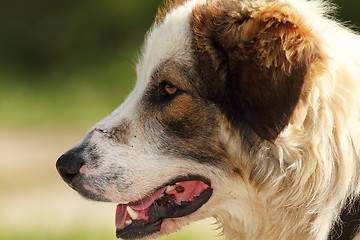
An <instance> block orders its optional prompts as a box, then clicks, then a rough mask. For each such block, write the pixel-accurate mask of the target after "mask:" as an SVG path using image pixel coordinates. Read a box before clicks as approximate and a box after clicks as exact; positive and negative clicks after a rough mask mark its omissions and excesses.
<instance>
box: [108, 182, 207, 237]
mask: <svg viewBox="0 0 360 240" xmlns="http://www.w3.org/2000/svg"><path fill="white" fill-rule="evenodd" d="M212 192H213V189H212V188H211V183H210V181H209V180H208V179H205V178H203V177H200V176H187V177H181V178H177V179H175V180H173V181H171V182H170V183H168V184H165V185H163V186H161V187H159V188H157V189H156V190H154V191H153V192H152V193H151V194H149V195H148V196H147V197H145V198H143V199H141V200H138V201H136V202H130V203H128V204H118V205H117V208H116V215H115V224H116V236H117V237H118V238H122V239H138V238H143V237H146V236H148V235H151V234H153V233H155V232H158V231H160V229H161V224H162V222H163V220H164V219H167V218H179V217H184V216H187V215H189V214H191V213H193V212H195V211H197V210H198V209H199V208H200V207H201V206H202V205H204V204H205V203H206V202H207V201H208V200H209V199H210V197H211V195H212Z"/></svg>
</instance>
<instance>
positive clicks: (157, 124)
mask: <svg viewBox="0 0 360 240" xmlns="http://www.w3.org/2000/svg"><path fill="white" fill-rule="evenodd" d="M319 59H320V57H319V54H318V49H317V46H316V41H315V40H314V38H313V36H312V35H311V34H310V30H309V29H308V28H307V27H306V23H304V22H302V19H301V18H300V17H299V16H298V14H297V13H296V12H295V10H294V9H293V8H292V7H291V6H289V5H288V4H285V3H281V2H280V1H270V0H269V1H248V0H243V1H240V0H227V1H225V0H219V1H205V0H189V1H186V0H177V1H173V2H170V3H168V4H167V5H166V6H165V7H164V8H162V9H161V10H160V11H159V13H158V16H157V19H156V22H155V24H154V26H153V27H152V29H151V31H150V32H149V34H148V35H147V37H146V41H145V44H144V47H143V50H142V55H141V57H140V60H139V62H138V64H137V69H136V70H137V82H136V86H135V88H134V90H133V91H132V93H131V94H130V95H129V96H128V98H127V99H126V100H125V102H124V103H123V104H122V105H121V106H120V107H119V108H118V109H116V110H115V111H114V112H113V113H112V114H110V115H109V116H108V117H106V118H105V119H104V120H102V121H100V122H99V123H97V124H96V125H95V126H94V127H93V128H92V129H91V130H90V131H89V133H88V134H87V135H86V137H85V138H84V139H83V140H82V141H81V142H80V143H79V144H78V145H77V146H75V147H74V148H73V149H71V150H70V151H68V152H67V153H65V154H64V155H63V156H61V157H60V158H59V159H58V162H57V169H58V171H59V173H60V174H61V176H62V178H63V179H64V180H65V181H66V182H67V183H68V184H69V185H70V186H71V187H72V188H74V189H75V190H76V191H78V192H79V193H80V194H82V195H83V196H85V197H87V198H91V199H94V200H99V201H108V202H115V203H118V204H119V205H118V207H117V212H116V227H117V236H118V237H120V238H124V239H135V238H146V237H149V236H151V237H157V236H161V235H164V234H167V233H170V232H173V231H175V230H177V229H179V228H181V227H182V226H184V225H186V224H188V223H189V222H191V221H194V220H198V219H202V218H205V217H209V216H215V217H219V218H221V215H222V214H227V213H224V212H225V210H224V209H228V208H226V207H224V206H225V205H226V204H228V203H229V201H230V200H231V201H235V200H236V201H237V204H239V205H241V206H242V208H243V209H244V210H243V213H245V212H246V211H247V210H246V209H247V204H249V202H251V201H255V200H254V199H252V196H254V195H253V194H252V193H250V192H252V190H251V191H250V190H249V188H250V189H254V192H256V191H257V190H256V189H255V188H256V186H259V185H260V182H264V178H266V177H265V176H266V175H268V174H270V172H272V173H274V174H275V173H276V170H277V169H279V170H280V164H279V162H278V156H277V155H276V154H275V153H274V152H276V151H273V150H274V149H276V144H275V143H276V141H277V139H278V138H279V137H281V134H282V132H283V131H284V130H285V129H288V128H291V129H293V128H296V127H297V125H299V124H300V125H301V122H300V123H299V122H298V121H299V120H298V119H297V118H296V119H295V118H294V117H293V116H294V114H295V113H294V112H295V111H296V109H297V108H298V105H299V104H300V103H301V100H302V99H304V98H306V97H307V91H308V89H309V87H310V80H309V79H310V76H311V75H312V74H314V71H315V70H314V67H313V66H314V65H316V62H317V61H318V60H319ZM260 165H261V168H262V169H261V170H259V169H257V167H258V166H260ZM260 171H263V172H265V173H262V174H260V173H259V172H260ZM258 175H261V177H257V176H258ZM260 178H261V179H260ZM235 193H236V194H235ZM243 215H244V216H246V214H243ZM248 216H249V215H248ZM243 220H244V222H245V219H243Z"/></svg>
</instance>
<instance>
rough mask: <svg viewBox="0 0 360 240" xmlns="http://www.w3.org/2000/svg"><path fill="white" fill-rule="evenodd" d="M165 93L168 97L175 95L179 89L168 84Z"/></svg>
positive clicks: (165, 86)
mask: <svg viewBox="0 0 360 240" xmlns="http://www.w3.org/2000/svg"><path fill="white" fill-rule="evenodd" d="M164 91H165V93H166V94H167V95H174V94H175V93H176V92H177V91H178V89H177V87H175V86H173V85H171V84H169V83H166V84H165V85H164Z"/></svg>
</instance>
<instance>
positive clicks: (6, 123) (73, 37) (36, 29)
mask: <svg viewBox="0 0 360 240" xmlns="http://www.w3.org/2000/svg"><path fill="white" fill-rule="evenodd" d="M161 2H162V1H161V0H131V1H128V0H104V1H95V0H77V1H70V0H62V1H47V0H34V1H26V0H5V1H2V2H1V7H0V164H1V165H0V239H10V240H12V239H89V240H90V239H115V227H114V214H115V208H116V204H103V203H94V202H90V201H87V200H84V199H82V198H81V197H80V196H78V195H77V194H76V193H75V192H74V191H72V190H71V189H70V188H68V187H67V186H66V185H65V183H63V182H62V181H61V180H60V178H59V177H58V175H57V173H56V171H55V166H54V165H55V161H56V159H57V157H58V156H60V155H61V154H62V153H63V152H65V151H66V150H67V149H68V148H70V147H71V146H73V145H74V144H75V143H76V142H77V141H78V140H79V139H80V138H81V137H82V136H83V135H84V133H85V132H86V130H87V129H88V128H89V127H91V126H92V125H93V124H94V123H95V122H96V121H98V120H100V119H102V118H103V117H105V116H106V115H107V114H109V113H110V112H111V111H112V110H113V109H115V108H116V107H117V106H118V105H119V104H120V103H121V102H122V100H123V99H124V98H125V97H126V95H127V94H128V93H129V92H130V91H131V89H132V86H133V85H134V81H135V72H134V65H135V62H136V57H137V55H138V54H139V51H140V46H141V43H142V41H143V36H144V34H145V33H146V31H147V29H148V28H149V27H150V26H151V23H152V21H153V18H154V15H155V13H156V9H157V6H158V5H159V4H161ZM338 4H339V6H340V8H339V10H338V14H337V17H338V18H340V19H342V21H343V22H345V23H346V25H348V26H353V27H354V28H355V27H356V26H359V25H360V15H359V14H358V12H359V10H360V2H359V1H355V0H342V1H340V0H338ZM212 222H213V220H211V219H210V220H206V221H202V222H199V223H196V224H195V225H191V226H190V227H188V228H186V229H185V230H184V231H181V232H180V233H177V234H175V235H172V236H170V237H167V238H164V239H223V238H222V237H218V236H217V235H218V234H219V231H209V230H211V229H215V228H216V226H213V225H211V223H212Z"/></svg>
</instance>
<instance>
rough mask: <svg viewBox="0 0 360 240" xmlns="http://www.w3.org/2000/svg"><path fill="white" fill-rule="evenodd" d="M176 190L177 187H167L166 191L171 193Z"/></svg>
mask: <svg viewBox="0 0 360 240" xmlns="http://www.w3.org/2000/svg"><path fill="white" fill-rule="evenodd" d="M174 189H175V186H167V187H166V191H165V192H167V193H168V192H170V191H172V190H174Z"/></svg>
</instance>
